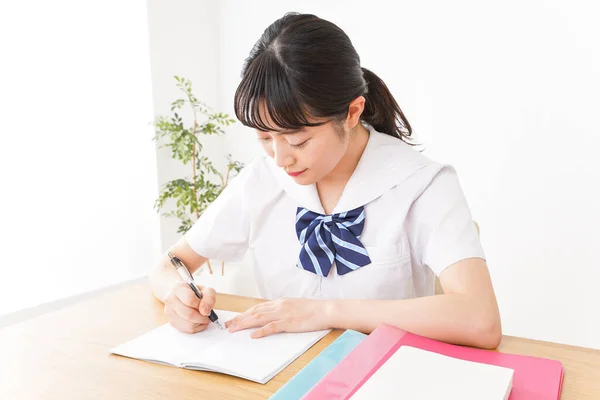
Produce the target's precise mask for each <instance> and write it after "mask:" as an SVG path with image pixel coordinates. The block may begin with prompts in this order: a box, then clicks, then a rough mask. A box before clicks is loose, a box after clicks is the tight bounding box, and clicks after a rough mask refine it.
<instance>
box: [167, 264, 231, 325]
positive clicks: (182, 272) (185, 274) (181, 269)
mask: <svg viewBox="0 0 600 400" xmlns="http://www.w3.org/2000/svg"><path fill="white" fill-rule="evenodd" d="M168 254H169V258H170V259H171V264H173V266H174V267H175V269H176V270H177V272H178V273H179V276H181V278H182V279H183V281H184V282H185V283H187V284H188V285H189V286H190V288H191V289H192V290H193V291H194V293H195V294H196V297H198V298H199V299H200V300H202V292H201V291H200V289H198V286H196V283H195V282H194V277H193V276H192V273H191V272H190V270H189V269H188V268H187V267H186V265H185V264H184V263H183V261H181V259H180V258H179V257H177V256H175V255H173V254H171V252H169V253H168ZM208 319H210V320H211V321H212V322H214V323H215V324H217V326H218V327H219V328H220V329H223V326H222V325H221V323H220V322H219V317H217V314H215V312H214V310H210V315H209V316H208Z"/></svg>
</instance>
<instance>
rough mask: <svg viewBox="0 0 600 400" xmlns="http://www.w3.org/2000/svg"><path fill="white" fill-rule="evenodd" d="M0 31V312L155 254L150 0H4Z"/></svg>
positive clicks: (128, 273) (111, 275) (128, 275)
mask: <svg viewBox="0 0 600 400" xmlns="http://www.w3.org/2000/svg"><path fill="white" fill-rule="evenodd" d="M0 41H2V45H1V46H0V49H1V51H2V53H1V55H0V58H1V62H0V114H1V117H0V118H1V123H0V185H1V186H0V191H1V195H0V211H1V213H2V216H1V219H0V254H1V256H0V260H1V261H0V315H2V314H6V313H10V312H13V311H16V310H22V309H27V308H30V307H35V306H38V305H40V304H42V303H46V302H51V301H54V300H57V299H62V298H65V297H70V296H74V295H78V294H81V293H85V292H88V291H91V290H95V289H98V288H102V287H105V286H108V285H112V284H116V283H119V282H123V281H126V280H130V279H135V278H137V277H139V276H142V275H144V274H145V273H146V272H147V270H148V266H150V265H152V264H153V263H154V262H155V260H156V259H157V255H158V254H159V253H160V237H159V234H158V232H159V225H158V223H159V219H158V216H157V214H156V212H155V211H154V210H153V202H154V197H155V196H156V194H157V170H156V145H155V143H154V142H153V141H152V136H153V131H152V127H151V126H150V125H149V123H150V122H151V121H152V118H153V114H152V100H151V99H152V92H151V79H150V57H149V53H148V22H147V12H146V4H145V3H144V2H122V1H114V0H113V1H104V2H80V1H65V0H61V1H52V2H46V1H37V2H26V1H24V2H18V1H15V2H2V3H0ZM90 318H93V316H90ZM0 325H1V324H0Z"/></svg>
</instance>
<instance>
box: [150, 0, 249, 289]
mask: <svg viewBox="0 0 600 400" xmlns="http://www.w3.org/2000/svg"><path fill="white" fill-rule="evenodd" d="M148 19H149V30H150V56H151V64H152V88H153V89H152V91H153V98H154V113H155V116H160V115H171V111H170V107H171V102H172V101H173V100H175V99H178V98H180V97H181V96H180V92H179V89H177V87H176V86H175V83H176V82H175V79H174V78H173V76H174V75H177V76H180V77H185V78H187V79H189V80H190V81H191V82H192V89H193V92H194V93H195V95H196V97H197V98H198V99H199V100H201V101H203V102H204V103H206V104H207V105H208V106H210V107H211V108H213V109H214V110H215V111H219V112H220V111H223V110H222V109H221V108H220V105H221V104H222V102H221V100H220V98H221V91H220V90H219V82H220V76H221V75H220V74H221V64H220V52H221V49H222V47H223V45H222V43H221V41H220V39H219V25H220V24H221V21H220V18H219V5H218V2H215V1H211V0H171V1H168V2H166V1H162V0H148ZM186 111H187V109H184V110H183V113H182V115H183V118H184V121H185V123H186V125H187V126H190V125H191V121H192V120H191V119H190V118H191V115H190V113H189V112H186ZM231 116H232V117H233V116H234V115H233V113H232V114H231ZM199 117H200V118H201V120H200V121H199V122H201V121H202V120H203V119H202V116H199ZM234 126H235V125H234ZM234 129H235V128H234ZM230 131H232V129H230V128H226V132H230ZM227 135H229V133H227ZM200 141H201V142H202V143H203V150H202V154H203V155H205V156H207V157H209V158H210V159H211V160H212V161H213V163H214V164H215V166H216V167H217V168H219V169H220V170H221V171H224V167H225V166H226V158H225V155H226V154H227V152H228V148H227V146H226V145H227V143H228V142H227V136H201V137H200ZM191 174H192V170H191V166H190V165H186V166H184V165H182V164H181V162H180V161H178V160H173V159H172V158H171V150H170V149H168V148H163V149H159V151H158V180H159V184H160V185H161V186H162V185H163V184H165V183H166V182H168V181H170V180H172V179H176V178H180V177H184V176H188V177H189V176H191ZM172 206H173V204H172V203H168V204H167V207H166V209H165V211H167V210H171V209H173V208H172ZM160 224H161V229H160V231H161V243H162V250H163V251H166V250H167V248H168V247H169V246H171V245H172V244H174V243H175V242H177V240H178V239H179V238H180V236H181V235H180V234H178V233H177V229H178V227H179V224H180V223H179V220H177V219H175V218H165V217H162V216H161V218H160ZM212 262H213V265H212V266H213V268H214V272H215V273H214V274H212V275H211V274H210V273H209V272H208V269H207V268H206V267H202V268H201V269H200V270H199V271H198V273H197V274H198V275H200V281H201V282H202V283H203V284H205V285H208V286H211V287H214V288H215V289H216V290H218V291H219V292H224V293H236V294H240V295H246V296H254V297H258V296H259V293H258V289H257V287H256V284H255V281H254V275H253V271H252V269H251V268H249V266H250V265H249V262H248V259H246V260H244V261H242V262H238V263H227V264H226V265H225V267H224V270H225V275H224V276H222V275H221V273H220V272H221V263H220V262H219V261H218V260H213V261H212Z"/></svg>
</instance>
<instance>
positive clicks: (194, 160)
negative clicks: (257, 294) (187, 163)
mask: <svg viewBox="0 0 600 400" xmlns="http://www.w3.org/2000/svg"><path fill="white" fill-rule="evenodd" d="M197 127H198V123H197V122H196V119H195V118H194V131H193V132H192V134H193V135H194V137H196V129H197ZM192 168H193V176H194V177H193V179H194V204H195V205H196V210H195V211H196V219H198V218H200V213H199V212H198V204H197V203H198V187H197V186H196V141H195V140H194V150H193V153H192ZM209 268H210V264H209ZM211 274H212V272H211Z"/></svg>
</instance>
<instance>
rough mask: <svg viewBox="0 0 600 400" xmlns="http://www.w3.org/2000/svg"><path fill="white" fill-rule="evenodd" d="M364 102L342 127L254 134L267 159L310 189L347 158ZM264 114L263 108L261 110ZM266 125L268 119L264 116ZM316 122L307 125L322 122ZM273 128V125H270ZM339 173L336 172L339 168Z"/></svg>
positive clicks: (360, 99) (355, 103)
mask: <svg viewBox="0 0 600 400" xmlns="http://www.w3.org/2000/svg"><path fill="white" fill-rule="evenodd" d="M364 104H365V99H364V97H362V96H360V97H358V98H357V99H355V100H354V101H352V103H350V106H349V109H348V117H347V118H346V120H345V121H344V122H343V123H336V122H334V121H328V122H326V123H325V124H323V125H320V126H311V127H304V128H302V129H300V130H297V131H286V132H277V131H269V132H263V131H259V130H257V131H256V134H257V135H258V139H259V140H260V142H261V145H262V147H263V149H264V150H265V152H266V153H267V155H268V156H269V157H271V158H273V159H274V160H275V163H276V164H277V166H278V167H280V168H283V169H284V170H285V171H286V172H287V173H288V175H290V176H291V177H292V178H293V179H294V180H295V181H296V183H298V184H299V185H311V184H314V183H316V182H318V181H320V180H322V179H323V178H325V177H327V176H328V175H330V174H331V173H332V171H334V169H335V168H336V166H338V165H341V163H340V161H342V159H343V158H344V156H345V155H347V153H349V152H348V149H349V146H350V145H351V142H352V141H351V138H352V137H353V136H351V132H352V131H353V130H354V129H355V128H356V127H357V126H360V128H362V129H363V130H364V128H363V127H362V125H360V124H359V121H360V115H361V114H362V111H363V110H364ZM263 111H264V108H263ZM263 116H264V117H265V119H266V120H267V122H268V123H269V124H271V120H270V118H269V116H268V115H265V114H263ZM324 121H326V120H315V121H310V122H324ZM270 126H272V125H270ZM338 169H339V168H338Z"/></svg>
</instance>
